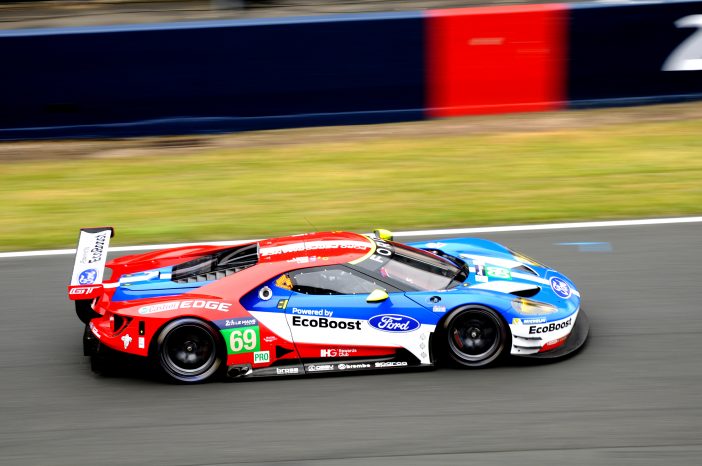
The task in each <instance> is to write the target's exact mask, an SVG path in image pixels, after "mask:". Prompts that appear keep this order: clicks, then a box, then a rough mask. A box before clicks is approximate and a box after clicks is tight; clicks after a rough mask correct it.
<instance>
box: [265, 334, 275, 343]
mask: <svg viewBox="0 0 702 466" xmlns="http://www.w3.org/2000/svg"><path fill="white" fill-rule="evenodd" d="M277 339H278V337H274V336H272V335H269V336H267V337H266V338H264V339H263V341H265V342H266V343H271V342H274V341H276V340H277Z"/></svg>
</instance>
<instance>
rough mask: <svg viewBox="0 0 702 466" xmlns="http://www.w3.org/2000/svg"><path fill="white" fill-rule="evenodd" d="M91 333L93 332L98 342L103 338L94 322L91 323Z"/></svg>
mask: <svg viewBox="0 0 702 466" xmlns="http://www.w3.org/2000/svg"><path fill="white" fill-rule="evenodd" d="M90 331H91V332H93V335H95V336H96V337H97V339H98V340H99V339H100V338H102V337H101V336H100V332H98V329H97V327H95V324H94V323H92V322H90Z"/></svg>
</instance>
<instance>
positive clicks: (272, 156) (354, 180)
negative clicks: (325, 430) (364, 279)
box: [0, 120, 702, 250]
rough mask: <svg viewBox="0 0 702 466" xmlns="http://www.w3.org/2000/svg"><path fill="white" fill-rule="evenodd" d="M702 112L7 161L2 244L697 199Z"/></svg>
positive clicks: (229, 234) (615, 208)
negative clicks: (543, 129)
mask: <svg viewBox="0 0 702 466" xmlns="http://www.w3.org/2000/svg"><path fill="white" fill-rule="evenodd" d="M701 134H702V120H692V121H683V122H672V123H648V124H622V125H616V126H602V127H596V128H588V129H585V130H563V131H552V132H549V133H509V134H494V135H481V136H438V137H437V136H435V137H432V138H430V139H421V138H417V137H393V136H388V137H387V138H385V139H378V140H373V141H370V142H369V141H351V142H336V143H314V144H307V145H281V146H275V147H263V148H261V147H258V148H243V149H242V148H239V149H228V150H208V151H202V150H200V151H197V153H195V152H193V153H192V154H186V155H178V156H169V157H164V156H153V157H124V158H111V159H72V160H65V161H54V160H52V161H29V162H13V163H6V162H3V163H0V195H1V196H2V209H1V213H0V250H21V249H35V248H53V247H67V246H73V245H74V242H75V240H76V237H77V231H78V228H80V227H81V226H101V225H113V226H115V228H116V231H117V235H116V238H115V240H114V241H113V244H139V243H152V242H170V241H193V240H195V241H204V240H215V239H217V240H219V239H236V238H249V237H261V236H269V235H277V234H286V233H298V232H302V231H309V230H324V229H350V230H357V231H368V230H370V229H372V228H373V227H383V228H389V229H395V230H400V229H413V228H427V227H456V226H480V225H491V224H511V223H516V222H519V223H534V222H550V221H564V220H580V219H610V218H634V217H648V216H667V215H687V214H700V213H701V212H702V138H701V137H700V135H701Z"/></svg>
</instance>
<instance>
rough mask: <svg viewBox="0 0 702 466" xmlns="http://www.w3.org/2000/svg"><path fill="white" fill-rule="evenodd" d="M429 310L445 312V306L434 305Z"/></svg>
mask: <svg viewBox="0 0 702 466" xmlns="http://www.w3.org/2000/svg"><path fill="white" fill-rule="evenodd" d="M431 310H432V311H433V312H446V306H434V307H432V308H431Z"/></svg>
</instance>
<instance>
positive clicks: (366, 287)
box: [290, 266, 390, 295]
mask: <svg viewBox="0 0 702 466" xmlns="http://www.w3.org/2000/svg"><path fill="white" fill-rule="evenodd" d="M290 279H291V281H292V290H293V291H296V292H298V293H304V294H316V295H339V294H368V293H370V292H371V291H373V290H377V289H384V290H385V289H387V288H388V287H387V285H385V284H384V283H376V282H375V281H374V280H373V279H372V278H370V277H368V276H366V275H362V274H358V273H355V272H354V271H352V270H349V269H347V268H345V267H341V266H332V267H317V268H314V269H303V270H297V271H295V272H291V273H290ZM388 291H390V290H388Z"/></svg>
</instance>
